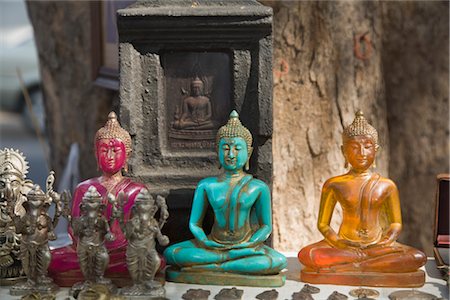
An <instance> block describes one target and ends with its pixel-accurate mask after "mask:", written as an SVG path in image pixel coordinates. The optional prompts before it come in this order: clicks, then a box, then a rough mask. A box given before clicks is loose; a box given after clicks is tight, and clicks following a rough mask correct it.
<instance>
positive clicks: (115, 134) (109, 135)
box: [95, 111, 131, 156]
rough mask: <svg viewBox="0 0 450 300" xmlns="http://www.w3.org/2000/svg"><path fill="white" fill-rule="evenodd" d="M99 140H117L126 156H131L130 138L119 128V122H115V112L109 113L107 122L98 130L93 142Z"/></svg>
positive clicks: (126, 132)
mask: <svg viewBox="0 0 450 300" xmlns="http://www.w3.org/2000/svg"><path fill="white" fill-rule="evenodd" d="M101 139H118V140H121V141H122V142H123V144H124V145H125V150H126V152H127V156H130V154H131V136H130V134H129V133H128V131H126V130H125V129H123V128H122V127H121V126H120V123H119V121H117V115H116V113H115V112H113V111H112V112H110V113H109V115H108V121H107V122H106V124H105V126H103V127H102V128H100V129H99V130H98V131H97V133H96V134H95V141H98V140H101Z"/></svg>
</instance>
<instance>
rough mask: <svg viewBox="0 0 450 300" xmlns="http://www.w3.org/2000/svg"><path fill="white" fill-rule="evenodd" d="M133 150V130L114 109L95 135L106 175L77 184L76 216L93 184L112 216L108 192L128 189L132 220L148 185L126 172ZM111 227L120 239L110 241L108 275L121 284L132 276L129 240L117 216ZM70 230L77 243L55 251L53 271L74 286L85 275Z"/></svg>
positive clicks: (61, 282) (62, 282) (126, 213)
mask: <svg viewBox="0 0 450 300" xmlns="http://www.w3.org/2000/svg"><path fill="white" fill-rule="evenodd" d="M130 154H131V137H130V134H129V133H128V132H127V131H126V130H125V129H123V128H122V127H121V126H120V124H119V122H118V121H117V116H116V114H115V113H114V112H111V113H110V114H109V115H108V121H107V122H106V124H105V126H104V127H103V128H100V129H99V130H98V131H97V133H96V135H95V155H96V158H97V165H98V167H99V168H100V169H101V171H102V175H101V176H100V177H97V178H91V179H88V180H86V181H83V182H81V183H80V184H79V185H78V186H77V188H76V189H75V192H74V194H73V198H72V217H73V218H76V217H78V216H79V215H80V202H81V200H82V197H83V195H84V194H85V193H86V191H87V190H88V188H89V187H90V186H95V188H96V189H97V191H98V192H99V193H100V194H101V195H102V197H103V203H104V204H105V205H106V209H105V213H106V217H107V219H108V220H109V219H111V216H112V205H111V203H109V202H108V197H107V195H108V194H109V193H111V194H112V195H114V196H116V197H117V196H118V194H119V193H120V192H124V194H125V196H126V197H125V203H124V205H123V210H124V220H125V222H126V221H127V220H128V218H129V216H130V213H131V208H132V206H133V204H134V200H135V198H136V196H137V195H138V194H139V191H140V190H141V189H142V188H145V185H144V184H141V183H137V182H134V181H133V180H131V179H130V178H128V177H125V176H123V175H122V170H125V171H126V170H127V159H128V158H129V156H130ZM111 231H112V233H113V235H114V236H115V237H116V239H115V240H114V241H112V242H107V243H106V248H107V249H108V252H109V256H110V261H109V266H108V268H107V270H106V273H105V276H106V277H108V278H111V279H112V280H113V281H114V283H115V284H117V285H118V286H122V285H124V284H127V283H128V280H129V278H130V277H129V274H128V269H127V264H126V257H125V253H126V248H127V240H126V238H125V235H124V233H123V232H122V231H121V229H120V225H119V223H118V221H117V220H115V221H114V222H113V223H112V226H111ZM69 234H70V236H71V238H72V240H73V244H72V245H70V246H67V247H65V248H59V249H55V250H53V251H52V262H51V264H50V267H49V273H50V275H51V276H52V277H53V278H54V280H55V282H56V283H57V284H58V285H59V286H72V285H73V284H74V283H75V282H77V281H80V279H81V278H83V275H82V273H81V270H80V265H79V263H78V258H77V253H76V246H75V245H76V244H77V243H76V237H75V236H74V235H73V232H72V229H71V228H69ZM162 267H164V266H162Z"/></svg>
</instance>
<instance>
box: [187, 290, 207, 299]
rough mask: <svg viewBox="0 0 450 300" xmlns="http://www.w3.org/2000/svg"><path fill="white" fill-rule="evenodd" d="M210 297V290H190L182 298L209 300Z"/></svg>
mask: <svg viewBox="0 0 450 300" xmlns="http://www.w3.org/2000/svg"><path fill="white" fill-rule="evenodd" d="M209 295H211V292H210V291H208V290H202V289H189V290H187V291H186V293H184V294H183V296H181V298H182V299H185V300H208V297H209Z"/></svg>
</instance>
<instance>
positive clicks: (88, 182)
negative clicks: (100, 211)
mask: <svg viewBox="0 0 450 300" xmlns="http://www.w3.org/2000/svg"><path fill="white" fill-rule="evenodd" d="M98 184H99V180H98V178H97V177H94V178H89V179H86V180H85V181H82V182H80V183H79V184H78V185H77V187H76V189H77V190H78V189H80V190H84V189H86V190H87V189H88V188H89V187H90V186H91V185H98Z"/></svg>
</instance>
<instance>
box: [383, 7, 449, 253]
mask: <svg viewBox="0 0 450 300" xmlns="http://www.w3.org/2000/svg"><path fill="white" fill-rule="evenodd" d="M382 7H383V27H384V29H385V34H384V35H383V48H384V52H383V67H384V72H383V73H384V78H385V82H386V94H387V97H386V100H387V108H388V110H387V111H388V123H389V139H390V158H391V159H390V164H389V173H390V175H391V177H392V179H393V180H394V181H395V182H396V183H397V185H398V188H399V190H400V197H401V203H402V215H403V222H404V224H405V225H404V226H403V232H402V234H401V235H400V241H402V242H404V243H406V244H409V245H412V246H415V247H418V248H420V249H424V250H425V251H426V253H427V254H428V255H432V253H433V252H432V247H433V241H434V239H435V237H434V236H433V226H434V219H435V215H434V212H435V205H434V203H435V193H436V183H435V182H436V179H435V178H436V175H437V174H438V173H449V172H450V171H449V163H450V162H449V119H448V117H449V102H448V100H449V99H448V91H449V29H448V22H449V3H448V2H447V1H442V2H436V1H433V2H426V1H424V2H418V1H412V2H383V3H382Z"/></svg>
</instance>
